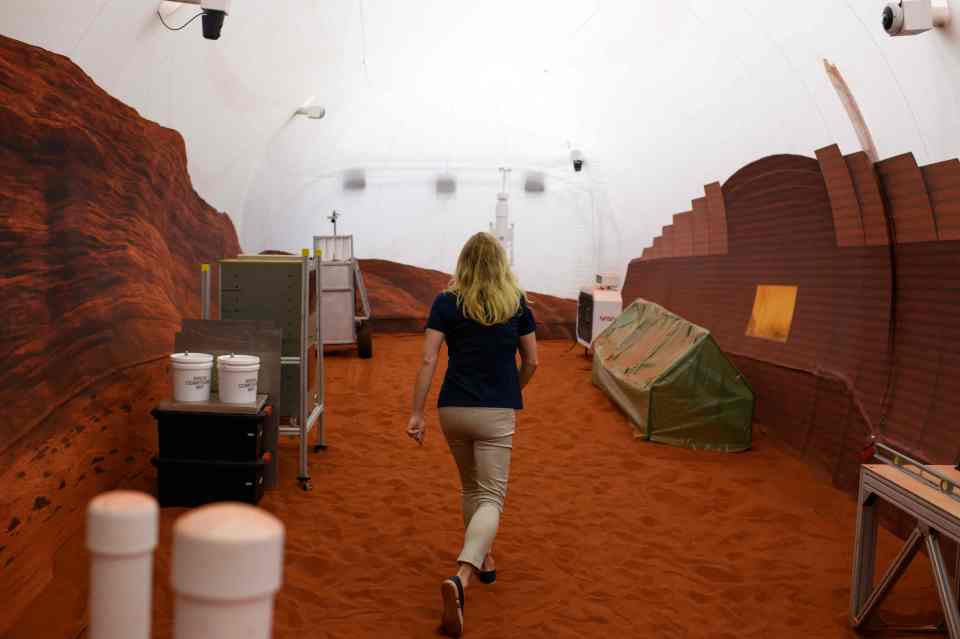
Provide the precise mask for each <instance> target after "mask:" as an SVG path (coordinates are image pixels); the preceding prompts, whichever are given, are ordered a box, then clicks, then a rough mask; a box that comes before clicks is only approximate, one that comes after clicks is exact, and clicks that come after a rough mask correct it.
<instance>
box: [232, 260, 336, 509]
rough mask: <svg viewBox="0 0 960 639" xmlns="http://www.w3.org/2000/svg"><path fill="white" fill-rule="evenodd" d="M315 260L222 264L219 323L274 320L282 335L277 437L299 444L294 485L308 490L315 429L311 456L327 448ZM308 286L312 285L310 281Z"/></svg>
mask: <svg viewBox="0 0 960 639" xmlns="http://www.w3.org/2000/svg"><path fill="white" fill-rule="evenodd" d="M319 263H320V259H319V255H318V253H317V252H314V255H313V256H312V257H311V256H310V252H309V250H307V249H304V251H303V255H301V256H299V257H298V256H295V255H241V256H239V257H236V258H233V259H225V260H220V263H219V264H220V278H219V299H220V318H221V319H225V320H226V319H237V320H272V321H273V322H274V323H275V324H276V325H277V327H279V328H280V329H282V331H283V341H282V346H281V351H280V365H281V384H280V388H281V390H280V396H279V397H278V398H277V401H276V410H277V415H278V418H279V419H280V420H281V425H280V434H281V435H287V436H295V437H298V438H299V440H300V441H299V444H300V467H299V475H298V476H297V479H298V480H299V482H300V486H301V488H303V489H304V490H310V488H311V487H312V486H311V482H310V467H309V464H308V459H307V453H308V446H309V437H310V432H311V431H312V430H313V428H314V426H316V427H317V432H318V436H317V445H316V447H315V449H314V450H320V449H324V448H326V433H325V430H324V420H323V417H324V415H323V413H324V390H325V389H324V386H325V385H324V369H323V348H322V347H321V346H320V345H321V344H322V343H323V330H324V322H323V321H322V319H323V313H322V312H321V305H322V301H323V295H322V292H321V279H322V277H320V276H319V275H320V269H319V268H318V265H319ZM311 280H312V281H311Z"/></svg>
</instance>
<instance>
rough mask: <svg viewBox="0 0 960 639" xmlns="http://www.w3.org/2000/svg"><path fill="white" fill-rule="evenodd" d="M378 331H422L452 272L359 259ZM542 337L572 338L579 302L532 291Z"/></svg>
mask: <svg viewBox="0 0 960 639" xmlns="http://www.w3.org/2000/svg"><path fill="white" fill-rule="evenodd" d="M360 268H361V269H362V271H363V279H364V282H365V283H366V286H367V292H368V296H369V298H370V307H371V312H372V321H373V327H374V330H375V331H380V332H384V333H397V332H399V333H407V332H416V333H419V332H422V331H423V329H424V326H425V324H426V321H427V316H428V315H429V314H430V306H431V305H432V304H433V300H434V298H435V297H436V296H437V294H438V293H440V291H442V290H443V289H444V288H446V287H447V285H448V284H449V283H450V275H449V274H447V273H441V272H440V271H434V270H431V269H424V268H418V267H416V266H409V265H407V264H399V263H397V262H391V261H389V260H360ZM528 295H529V298H530V308H531V309H532V311H533V314H534V316H535V317H536V320H537V337H538V338H540V339H573V338H574V322H575V320H576V317H577V303H576V301H575V300H567V299H562V298H559V297H553V296H552V295H543V294H541V293H529V294H528Z"/></svg>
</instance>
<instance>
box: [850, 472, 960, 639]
mask: <svg viewBox="0 0 960 639" xmlns="http://www.w3.org/2000/svg"><path fill="white" fill-rule="evenodd" d="M958 485H960V471H958V470H957V469H956V468H954V467H953V466H924V465H922V464H919V463H918V462H915V460H909V459H908V461H904V460H903V459H900V458H896V457H895V460H894V461H893V462H892V463H891V462H890V461H887V463H879V464H864V465H863V466H861V468H860V493H859V498H858V506H857V528H856V537H855V540H854V550H853V553H854V556H853V583H852V585H851V588H850V621H851V624H852V625H853V627H854V628H865V627H866V626H867V622H868V621H869V619H870V617H871V614H872V613H874V612H875V611H876V610H877V608H878V607H879V606H880V604H881V603H882V602H883V600H884V599H885V598H886V596H887V595H888V594H889V593H890V590H891V589H892V588H893V586H894V584H896V582H897V580H898V579H899V578H900V577H901V576H902V575H903V573H904V572H906V569H907V567H908V566H909V565H910V562H911V561H912V560H913V558H914V557H915V556H916V554H917V552H918V551H919V550H920V547H921V545H925V546H926V549H927V554H928V555H929V558H930V566H931V569H932V571H933V577H934V581H935V582H936V587H937V594H938V595H939V598H940V604H941V606H942V608H943V612H944V616H945V621H944V623H943V624H941V625H939V626H928V627H922V628H898V629H897V630H899V631H907V632H909V631H916V632H931V631H933V632H936V631H941V632H942V631H946V632H947V633H948V634H949V636H950V638H951V639H960V611H958V607H957V586H958V585H960V584H958V583H957V582H954V583H953V584H951V579H950V575H949V571H948V570H947V565H946V562H945V560H944V557H943V551H942V549H941V547H940V540H941V538H946V539H951V540H953V541H954V542H960V494H958V491H957V486H958ZM879 499H882V500H883V501H886V502H888V503H889V504H891V505H893V506H895V507H896V508H898V509H900V510H902V511H903V512H904V513H906V514H908V515H910V516H911V517H915V518H916V520H917V526H916V528H914V530H913V532H912V533H911V534H910V536H909V537H908V538H907V541H906V543H905V544H904V546H903V548H902V549H901V550H900V553H899V554H898V555H897V557H896V559H894V561H893V563H892V564H891V565H890V568H888V569H887V572H886V574H884V576H883V578H882V579H881V580H880V581H879V583H877V584H876V586H874V580H873V578H874V568H875V561H876V546H877V526H878V519H877V501H878V500H879ZM957 568H958V569H960V554H958V566H957Z"/></svg>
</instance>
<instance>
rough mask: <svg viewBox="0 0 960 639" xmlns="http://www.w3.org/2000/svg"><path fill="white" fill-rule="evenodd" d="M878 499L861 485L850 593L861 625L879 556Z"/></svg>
mask: <svg viewBox="0 0 960 639" xmlns="http://www.w3.org/2000/svg"><path fill="white" fill-rule="evenodd" d="M878 523H879V522H878V520H877V496H876V495H874V494H872V493H870V492H869V491H867V490H866V488H865V487H864V486H863V481H862V480H861V482H860V495H859V498H858V500H857V529H856V536H855V537H854V542H853V587H852V588H851V590H850V619H851V621H852V622H853V624H854V625H858V624H859V623H860V619H861V615H860V611H861V610H862V609H863V605H864V604H865V603H866V601H867V598H868V597H869V596H870V592H871V591H872V590H873V575H874V570H875V562H876V556H877V527H878Z"/></svg>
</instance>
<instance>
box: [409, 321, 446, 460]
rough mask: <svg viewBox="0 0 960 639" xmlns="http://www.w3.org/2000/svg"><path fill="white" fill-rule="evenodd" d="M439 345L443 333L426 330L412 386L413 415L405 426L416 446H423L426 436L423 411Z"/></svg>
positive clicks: (435, 365) (431, 381) (441, 342)
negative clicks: (421, 356)
mask: <svg viewBox="0 0 960 639" xmlns="http://www.w3.org/2000/svg"><path fill="white" fill-rule="evenodd" d="M441 344H443V333H441V332H440V331H437V330H434V329H432V328H428V329H427V330H426V333H425V335H424V340H423V361H422V362H421V364H420V371H419V372H418V373H417V379H416V381H415V382H414V384H413V414H412V415H411V416H410V422H409V424H408V425H407V435H409V436H410V437H412V438H413V439H415V440H416V441H417V443H418V444H423V438H424V435H425V434H426V423H425V421H424V418H423V410H424V405H425V404H426V403H427V394H428V393H429V392H430V385H431V384H432V383H433V374H434V373H435V372H436V370H437V360H438V358H439V355H440V345H441Z"/></svg>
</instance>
